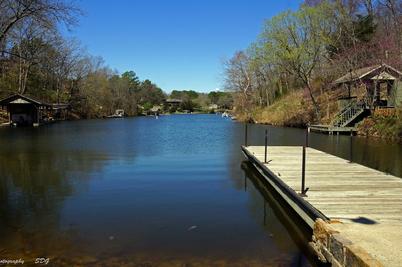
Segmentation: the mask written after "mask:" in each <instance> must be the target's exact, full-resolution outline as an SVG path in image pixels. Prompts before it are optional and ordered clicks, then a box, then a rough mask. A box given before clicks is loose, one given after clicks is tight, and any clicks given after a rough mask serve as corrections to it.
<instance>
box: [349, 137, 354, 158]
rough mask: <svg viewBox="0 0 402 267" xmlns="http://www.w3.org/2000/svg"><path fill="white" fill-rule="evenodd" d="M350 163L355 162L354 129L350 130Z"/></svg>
mask: <svg viewBox="0 0 402 267" xmlns="http://www.w3.org/2000/svg"><path fill="white" fill-rule="evenodd" d="M349 146H350V147H349V163H352V162H353V130H350V141H349Z"/></svg>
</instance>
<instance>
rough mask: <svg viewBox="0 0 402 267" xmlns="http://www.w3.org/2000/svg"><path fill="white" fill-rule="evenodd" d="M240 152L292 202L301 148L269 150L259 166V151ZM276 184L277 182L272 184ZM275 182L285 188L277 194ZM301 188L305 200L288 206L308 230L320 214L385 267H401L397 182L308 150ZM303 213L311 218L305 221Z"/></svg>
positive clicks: (401, 203)
mask: <svg viewBox="0 0 402 267" xmlns="http://www.w3.org/2000/svg"><path fill="white" fill-rule="evenodd" d="M243 151H244V152H245V154H246V156H247V157H248V158H249V159H251V160H253V161H255V162H254V165H256V164H257V169H258V165H260V167H261V168H260V172H261V170H264V169H265V170H266V172H268V173H269V174H270V175H269V176H271V177H268V176H267V175H264V176H265V177H266V178H267V179H268V180H270V183H271V185H273V186H274V187H277V188H276V190H277V191H278V190H281V191H282V194H283V196H284V199H285V201H287V202H289V199H290V198H292V196H291V194H289V192H287V195H286V192H285V191H287V190H289V191H293V193H300V190H301V171H302V147H284V146H269V147H268V161H269V163H268V164H264V163H263V161H264V147H263V146H259V147H256V146H249V147H243ZM275 180H279V181H276V185H275V183H273V181H274V182H275ZM280 182H283V183H284V184H285V186H282V189H281V188H280V186H279V187H278V186H277V185H280ZM286 186H288V188H286ZM306 187H307V188H309V190H308V192H307V197H303V198H302V197H300V199H299V200H300V201H299V202H300V203H296V204H295V203H289V204H291V206H293V207H294V209H295V211H296V212H298V213H299V215H301V217H304V220H305V221H306V223H307V224H309V225H310V226H312V223H314V220H315V219H316V218H317V217H318V216H320V215H321V214H322V215H323V216H320V217H321V218H324V220H325V217H326V219H329V220H332V221H334V220H336V221H338V220H339V221H340V222H341V223H338V224H334V228H335V229H336V230H338V231H339V232H341V233H342V234H343V235H344V236H346V237H347V238H348V239H350V240H351V241H352V242H353V243H356V244H358V245H359V246H361V247H363V248H364V249H365V250H366V251H367V252H369V253H370V254H371V255H373V257H374V258H376V259H378V260H379V261H381V262H382V263H383V264H384V266H402V249H401V247H402V179H401V178H399V177H395V176H392V175H388V174H386V173H383V172H380V171H377V170H374V169H371V168H368V167H365V166H362V165H360V164H357V163H350V162H349V161H348V160H345V159H342V158H339V157H336V156H333V155H330V154H327V153H325V152H322V151H318V150H316V149H313V148H307V151H306ZM293 198H294V197H293ZM296 202H297V199H296ZM303 205H304V206H305V207H303ZM303 209H307V211H308V209H312V211H313V213H311V212H310V216H309V214H308V212H307V213H305V212H303ZM314 212H315V213H314ZM311 214H318V216H311Z"/></svg>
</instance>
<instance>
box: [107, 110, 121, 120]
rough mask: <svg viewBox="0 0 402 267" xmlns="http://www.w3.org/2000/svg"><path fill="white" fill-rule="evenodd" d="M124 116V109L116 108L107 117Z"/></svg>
mask: <svg viewBox="0 0 402 267" xmlns="http://www.w3.org/2000/svg"><path fill="white" fill-rule="evenodd" d="M123 117H124V110H123V109H116V111H115V112H114V114H113V115H110V116H107V118H123Z"/></svg>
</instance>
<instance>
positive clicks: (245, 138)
mask: <svg viewBox="0 0 402 267" xmlns="http://www.w3.org/2000/svg"><path fill="white" fill-rule="evenodd" d="M247 127H248V123H247V122H246V124H245V126H244V146H247Z"/></svg>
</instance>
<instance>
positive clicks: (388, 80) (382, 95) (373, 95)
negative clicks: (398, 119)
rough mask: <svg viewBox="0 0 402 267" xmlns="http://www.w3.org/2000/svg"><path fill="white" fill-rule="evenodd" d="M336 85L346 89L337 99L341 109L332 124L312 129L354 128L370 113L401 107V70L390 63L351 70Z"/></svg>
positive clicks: (336, 130)
mask: <svg viewBox="0 0 402 267" xmlns="http://www.w3.org/2000/svg"><path fill="white" fill-rule="evenodd" d="M333 86H334V87H336V88H339V87H341V88H343V89H344V94H343V95H342V96H341V97H340V98H339V99H338V104H339V110H340V112H339V113H338V114H337V116H336V117H335V119H334V120H333V121H332V123H331V125H312V126H311V127H310V130H312V131H319V132H327V133H329V134H333V133H339V132H351V131H354V130H355V125H356V123H358V122H359V121H361V120H362V119H364V118H365V117H367V116H369V115H370V114H373V113H380V114H384V115H387V114H393V113H394V111H395V108H396V107H402V72H400V71H399V70H397V69H395V68H393V67H391V66H389V65H387V64H381V65H375V66H370V67H365V68H361V69H356V70H351V71H349V72H348V73H346V74H345V75H343V76H342V77H340V78H338V79H337V80H335V81H334V82H333Z"/></svg>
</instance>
